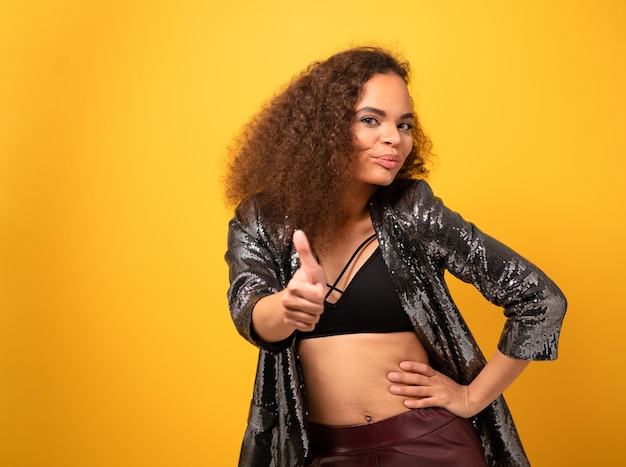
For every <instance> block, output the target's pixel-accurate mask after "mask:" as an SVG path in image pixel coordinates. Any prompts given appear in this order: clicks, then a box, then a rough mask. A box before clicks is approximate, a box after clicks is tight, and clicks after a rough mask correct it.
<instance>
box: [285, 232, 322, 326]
mask: <svg viewBox="0 0 626 467" xmlns="http://www.w3.org/2000/svg"><path fill="white" fill-rule="evenodd" d="M293 244H294V247H295V248H296V251H297V252H298V256H299V257H300V268H299V269H298V270H297V271H296V272H295V273H294V275H293V277H292V278H291V280H290V281H289V283H288V284H287V288H286V289H285V293H284V294H283V296H282V305H283V307H284V309H285V323H287V324H289V325H291V326H293V327H295V328H296V329H297V330H299V331H304V332H308V331H312V330H313V329H314V328H315V325H316V324H317V322H318V321H319V319H320V315H321V314H322V313H323V311H324V292H325V287H326V273H325V272H324V269H322V267H321V266H320V265H319V263H318V262H317V260H316V259H315V256H313V253H312V251H311V246H310V245H309V240H308V239H307V238H306V235H305V234H304V232H303V231H302V230H296V231H295V232H294V234H293Z"/></svg>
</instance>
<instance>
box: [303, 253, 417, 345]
mask: <svg viewBox="0 0 626 467" xmlns="http://www.w3.org/2000/svg"><path fill="white" fill-rule="evenodd" d="M366 242H367V241H366ZM363 246H365V243H364V244H363V245H362V247H363ZM359 250H360V248H359ZM359 250H357V252H355V255H354V256H356V253H358V251H359ZM354 256H353V258H354ZM353 258H352V259H353ZM352 259H350V261H349V262H348V264H350V262H351V261H352ZM340 277H341V275H340ZM330 287H331V290H332V289H334V290H337V289H336V287H334V286H330ZM340 292H341V291H340ZM329 293H330V292H329ZM412 330H413V325H412V324H411V321H410V320H409V317H408V316H407V314H406V313H405V312H404V309H403V308H402V304H401V303H400V298H399V297H398V294H397V293H396V291H395V289H394V287H393V284H392V283H391V278H390V277H389V271H388V270H387V267H386V266H385V263H384V262H383V258H382V253H381V251H380V248H376V250H375V251H374V253H373V254H372V256H370V257H369V258H368V259H367V261H366V262H365V263H364V264H363V266H361V269H359V270H358V271H357V272H356V274H355V275H354V277H353V278H352V280H351V281H350V283H348V286H347V287H346V290H345V291H343V292H342V295H341V297H339V300H337V301H336V302H335V303H329V302H324V313H322V315H321V316H320V320H319V322H318V323H317V325H316V326H315V329H314V330H313V331H310V332H298V334H297V336H298V338H299V339H309V338H313V337H326V336H335V335H339V334H358V333H370V332H371V333H386V332H399V331H412Z"/></svg>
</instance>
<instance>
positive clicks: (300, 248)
mask: <svg viewBox="0 0 626 467" xmlns="http://www.w3.org/2000/svg"><path fill="white" fill-rule="evenodd" d="M293 245H294V247H295V248H296V251H297V252H298V257H299V258H300V267H301V268H302V270H303V271H304V273H305V274H306V277H307V279H308V280H309V282H311V284H317V283H319V282H321V283H325V282H326V275H325V274H324V270H323V269H322V267H321V266H320V265H319V263H318V262H317V260H316V259H315V256H314V255H313V252H312V251H311V246H310V245H309V240H308V239H307V238H306V235H305V234H304V232H303V231H302V230H296V231H295V232H294V233H293Z"/></svg>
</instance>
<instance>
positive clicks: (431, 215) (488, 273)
mask: <svg viewBox="0 0 626 467" xmlns="http://www.w3.org/2000/svg"><path fill="white" fill-rule="evenodd" d="M370 215H371V218H372V221H373V224H374V228H375V230H376V233H377V235H378V240H379V244H380V248H381V251H382V254H383V258H384V260H385V264H386V265H387V267H388V269H389V271H390V276H391V278H392V281H393V283H394V286H395V288H396V291H397V292H398V295H399V296H400V299H401V301H402V304H403V307H404V309H405V311H406V313H407V314H408V316H409V318H410V319H411V322H412V323H413V324H414V327H415V332H416V334H417V335H418V337H419V338H420V340H421V342H422V344H423V345H424V347H425V348H426V350H427V352H428V354H429V358H430V361H431V364H432V365H433V366H434V367H435V368H437V369H438V370H439V371H441V372H442V373H445V374H446V375H448V376H450V377H451V378H453V379H454V380H456V381H457V382H459V383H461V384H468V383H470V382H471V381H472V380H473V379H474V378H475V376H476V375H477V374H478V373H479V372H480V370H481V369H482V368H483V366H484V365H485V363H486V362H485V358H484V356H483V355H482V353H481V351H480V349H479V348H478V345H477V344H476V341H475V340H474V338H473V337H472V334H471V332H470V330H469V329H468V327H467V325H466V323H465V321H464V320H463V318H462V316H461V314H460V312H459V310H458V309H457V307H456V305H455V304H454V301H453V300H452V297H451V296H450V294H449V292H448V288H447V286H446V284H445V280H444V271H446V270H447V271H449V272H450V273H451V274H453V275H454V276H456V277H458V278H459V279H461V280H463V281H465V282H469V283H471V284H473V285H474V286H475V287H476V288H477V289H478V290H479V291H480V292H481V293H482V294H483V296H484V297H485V298H486V299H487V300H489V301H490V302H492V303H494V304H496V305H498V306H501V307H502V308H503V310H504V314H505V316H506V323H505V326H504V329H503V331H502V334H501V337H500V341H499V344H498V348H499V350H500V351H501V352H502V353H504V354H505V355H508V356H510V357H514V358H519V359H526V360H553V359H555V358H556V357H557V344H558V338H559V332H560V329H561V324H562V320H563V317H564V314H565V309H566V300H565V297H564V296H563V294H562V292H561V291H560V290H559V288H558V287H557V286H556V285H555V284H554V282H552V281H551V280H550V279H549V278H548V277H547V276H546V275H545V274H544V273H543V272H542V271H541V270H540V269H538V268H537V267H536V266H534V265H533V264H532V263H530V262H529V261H527V260H525V259H524V258H522V257H521V256H519V255H518V254H517V253H515V252H513V251H512V250H511V249H509V248H508V247H506V246H505V245H503V244H502V243H500V242H498V241H497V240H495V239H493V238H492V237H490V236H488V235H486V234H485V233H483V232H481V231H480V230H479V229H478V228H476V227H475V226H474V225H473V224H471V223H469V222H466V221H465V220H464V219H463V218H462V217H461V216H459V215H458V214H457V213H455V212H453V211H451V210H450V209H448V208H446V207H445V206H444V204H443V203H442V202H441V200H440V199H438V198H437V197H435V196H434V195H433V193H432V191H431V189H430V186H429V185H428V184H427V183H426V182H424V181H414V180H402V179H399V180H396V181H395V182H394V183H393V184H392V185H390V186H389V187H384V188H379V189H378V190H377V192H376V194H375V195H374V196H373V197H372V200H371V202H370ZM290 237H291V230H290V229H288V228H286V227H285V226H279V227H271V226H268V225H266V224H265V223H264V222H263V220H262V215H261V214H260V213H259V212H258V211H257V209H256V206H255V203H254V200H250V201H248V202H246V203H243V204H242V205H241V206H239V207H238V209H237V212H236V215H235V218H234V219H232V220H231V222H230V224H229V238H228V251H227V252H226V261H227V263H228V265H229V271H230V283H231V285H230V288H229V291H228V300H229V305H230V310H231V315H232V318H233V320H234V323H235V325H236V327H237V330H238V331H239V333H240V334H241V335H242V336H243V337H244V338H246V339H247V340H248V341H250V342H251V343H253V344H254V345H256V346H257V347H259V349H260V351H259V361H258V369H257V375H256V380H255V385H254V389H253V397H252V404H251V408H250V415H249V420H248V428H247V430H246V433H245V436H244V440H243V443H242V449H241V455H240V461H239V465H241V466H285V467H287V466H298V465H303V464H304V459H305V457H306V455H307V452H308V437H307V433H306V423H305V419H306V416H305V413H306V406H305V405H306V404H305V401H306V398H305V388H304V384H303V381H302V372H301V368H300V365H299V362H298V358H297V354H296V350H295V340H294V339H293V336H292V337H291V338H289V339H286V340H285V341H283V342H278V343H274V344H269V345H268V344H266V343H263V342H261V341H259V340H258V339H257V338H256V336H255V335H254V333H253V332H252V330H251V316H252V309H253V308H254V305H255V304H256V303H257V301H258V300H260V299H261V298H262V297H264V296H266V295H269V294H272V293H274V292H276V291H278V290H282V289H283V288H284V287H285V286H286V285H287V282H288V281H289V279H290V278H291V275H292V274H293V273H294V272H295V270H296V269H297V267H298V261H297V255H296V254H295V251H294V249H293V246H292V244H291V238H290ZM472 421H473V423H474V426H475V427H476V429H477V431H478V433H479V435H480V437H481V440H482V443H483V448H484V450H485V457H486V458H487V461H488V463H489V465H491V466H526V465H529V463H528V460H527V458H526V455H525V453H524V449H523V447H522V444H521V442H520V440H519V437H518V434H517V431H516V429H515V425H514V423H513V420H512V417H511V414H510V412H509V409H508V407H507V405H506V402H505V401H504V399H503V398H502V397H500V398H498V399H497V400H496V401H494V402H493V403H492V404H491V405H490V406H488V407H487V408H486V409H485V410H483V411H482V412H481V413H480V414H478V415H477V416H476V417H474V419H473V420H472Z"/></svg>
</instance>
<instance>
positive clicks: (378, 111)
mask: <svg viewBox="0 0 626 467" xmlns="http://www.w3.org/2000/svg"><path fill="white" fill-rule="evenodd" d="M362 112H371V113H373V114H376V115H380V116H381V117H386V116H387V112H385V111H384V110H381V109H377V108H376V107H361V108H360V109H358V110H357V111H356V113H362ZM407 118H411V119H413V120H415V116H414V115H413V114H412V113H407V114H404V115H402V116H400V119H401V120H404V119H407Z"/></svg>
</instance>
